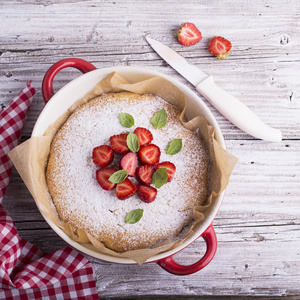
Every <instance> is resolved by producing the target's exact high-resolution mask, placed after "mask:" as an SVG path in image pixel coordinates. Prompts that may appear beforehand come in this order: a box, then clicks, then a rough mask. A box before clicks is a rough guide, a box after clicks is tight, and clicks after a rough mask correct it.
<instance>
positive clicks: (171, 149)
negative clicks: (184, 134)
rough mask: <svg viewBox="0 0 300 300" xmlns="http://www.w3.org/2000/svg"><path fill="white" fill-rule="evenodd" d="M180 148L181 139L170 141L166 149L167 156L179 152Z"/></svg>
mask: <svg viewBox="0 0 300 300" xmlns="http://www.w3.org/2000/svg"><path fill="white" fill-rule="evenodd" d="M181 148H182V139H175V140H173V141H171V142H170V143H169V145H168V147H167V154H170V155H174V154H177V153H178V152H180V150H181Z"/></svg>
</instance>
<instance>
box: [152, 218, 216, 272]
mask: <svg viewBox="0 0 300 300" xmlns="http://www.w3.org/2000/svg"><path fill="white" fill-rule="evenodd" d="M201 237H203V239H204V241H205V242H206V252H205V254H204V256H203V257H202V258H201V259H200V260H199V261H197V262H196V263H194V264H192V265H189V266H183V265H180V264H178V263H177V262H175V261H174V259H173V256H172V255H171V256H169V257H166V258H163V259H161V260H159V261H157V264H158V265H160V266H161V267H162V268H163V269H165V270H166V271H167V272H169V273H172V274H175V275H190V274H193V273H196V272H198V271H200V270H201V269H203V268H204V267H206V266H207V265H208V264H209V263H210V262H211V260H212V259H213V257H214V256H215V254H216V251H217V236H216V233H215V230H214V228H213V226H212V224H211V225H210V226H209V227H208V228H207V229H206V230H205V231H204V232H203V234H202V235H201Z"/></svg>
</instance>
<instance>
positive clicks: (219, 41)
mask: <svg viewBox="0 0 300 300" xmlns="http://www.w3.org/2000/svg"><path fill="white" fill-rule="evenodd" d="M230 49H231V43H230V42H229V41H228V40H226V39H224V38H223V37H221V36H214V37H213V38H212V40H211V41H210V43H209V46H208V50H209V52H210V53H212V54H213V55H215V56H216V57H217V58H218V59H226V58H227V57H228V56H229V54H230Z"/></svg>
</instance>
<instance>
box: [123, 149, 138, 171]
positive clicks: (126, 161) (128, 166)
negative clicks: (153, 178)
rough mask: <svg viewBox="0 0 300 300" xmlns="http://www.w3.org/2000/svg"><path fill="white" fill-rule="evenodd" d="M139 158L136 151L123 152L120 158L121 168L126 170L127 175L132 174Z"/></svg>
mask: <svg viewBox="0 0 300 300" xmlns="http://www.w3.org/2000/svg"><path fill="white" fill-rule="evenodd" d="M138 164H139V160H138V156H137V154H136V153H133V152H130V153H127V154H125V155H124V156H123V157H122V158H121V160H120V167H121V169H122V170H127V171H128V175H129V176H134V175H135V173H136V169H137V168H138Z"/></svg>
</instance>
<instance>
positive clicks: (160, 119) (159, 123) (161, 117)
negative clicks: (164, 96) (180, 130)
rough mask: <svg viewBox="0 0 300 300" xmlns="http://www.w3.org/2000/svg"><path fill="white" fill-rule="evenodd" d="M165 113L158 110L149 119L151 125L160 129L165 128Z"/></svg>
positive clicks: (163, 110) (162, 110)
mask: <svg viewBox="0 0 300 300" xmlns="http://www.w3.org/2000/svg"><path fill="white" fill-rule="evenodd" d="M167 119H168V118H167V113H166V111H165V109H164V108H163V109H161V110H159V111H158V112H157V113H156V114H155V115H154V116H153V117H152V119H151V124H152V125H153V126H154V127H156V128H158V129H160V128H163V127H165V126H166V124H167Z"/></svg>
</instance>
